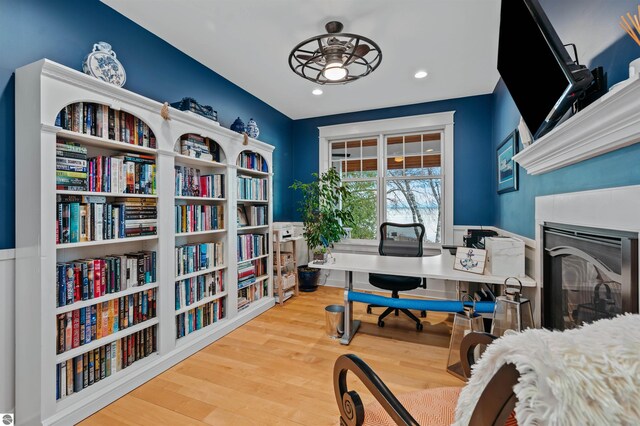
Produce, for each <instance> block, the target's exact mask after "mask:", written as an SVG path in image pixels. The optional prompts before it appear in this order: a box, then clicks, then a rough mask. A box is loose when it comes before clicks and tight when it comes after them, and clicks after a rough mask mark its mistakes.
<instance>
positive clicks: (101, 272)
mask: <svg viewBox="0 0 640 426" xmlns="http://www.w3.org/2000/svg"><path fill="white" fill-rule="evenodd" d="M56 270H57V276H56V289H57V296H56V302H57V306H58V307H60V306H67V305H71V304H73V303H75V302H79V301H81V300H90V299H94V298H96V297H100V296H104V295H105V294H112V293H117V292H119V291H122V290H126V289H127V288H130V287H135V286H140V285H144V284H148V283H152V282H156V252H155V251H143V252H138V253H127V254H123V255H110V256H106V257H104V258H97V259H78V260H74V261H72V262H59V263H57V264H56Z"/></svg>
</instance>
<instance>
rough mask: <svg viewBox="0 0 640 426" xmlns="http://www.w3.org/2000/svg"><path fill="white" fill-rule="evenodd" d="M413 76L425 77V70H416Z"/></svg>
mask: <svg viewBox="0 0 640 426" xmlns="http://www.w3.org/2000/svg"><path fill="white" fill-rule="evenodd" d="M413 76H414V77H415V78H425V77H426V76H427V72H426V71H418V72H417V73H415V74H414V75H413Z"/></svg>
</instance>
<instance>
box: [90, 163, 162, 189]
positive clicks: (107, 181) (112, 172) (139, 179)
mask: <svg viewBox="0 0 640 426" xmlns="http://www.w3.org/2000/svg"><path fill="white" fill-rule="evenodd" d="M87 163H88V164H87V166H88V167H87V168H88V170H87V172H88V179H87V185H86V190H88V191H95V192H112V193H117V194H151V195H154V194H156V160H155V157H153V156H152V155H145V154H133V153H126V154H122V155H116V156H112V157H107V156H104V155H100V156H97V157H93V158H89V159H88V162H87Z"/></svg>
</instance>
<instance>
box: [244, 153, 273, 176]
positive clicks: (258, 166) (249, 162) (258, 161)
mask: <svg viewBox="0 0 640 426" xmlns="http://www.w3.org/2000/svg"><path fill="white" fill-rule="evenodd" d="M238 166H240V167H244V168H245V169H252V170H257V171H259V172H268V171H269V167H268V166H267V162H266V161H265V160H264V158H262V156H261V155H260V154H256V153H255V152H249V151H243V152H242V153H240V157H239V158H238Z"/></svg>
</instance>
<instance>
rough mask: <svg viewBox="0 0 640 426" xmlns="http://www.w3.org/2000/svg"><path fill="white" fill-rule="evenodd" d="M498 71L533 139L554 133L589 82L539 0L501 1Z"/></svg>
mask: <svg viewBox="0 0 640 426" xmlns="http://www.w3.org/2000/svg"><path fill="white" fill-rule="evenodd" d="M498 71H499V72H500V76H501V77H502V80H503V81H504V83H505V85H506V86H507V89H508V90H509V93H510V94H511V96H512V97H513V100H514V102H515V104H516V107H518V110H519V111H520V114H521V115H522V118H523V119H524V122H525V123H526V124H527V127H528V128H529V130H530V131H531V133H532V134H533V137H534V139H537V138H539V137H541V136H543V135H544V134H545V133H547V132H549V131H550V130H551V129H553V127H554V126H555V125H556V124H557V123H558V122H559V121H560V119H562V117H563V116H564V115H565V114H566V113H567V111H568V110H569V109H570V108H571V105H572V104H573V103H574V102H575V101H576V100H577V99H578V97H579V96H580V95H581V94H583V93H584V91H585V90H586V89H587V87H588V86H589V85H590V84H591V82H592V81H593V76H592V75H591V72H590V71H589V70H588V69H587V68H585V67H584V66H581V65H578V64H577V63H576V62H575V61H574V60H573V59H571V56H570V55H569V53H568V52H567V49H566V48H565V47H564V45H563V44H562V41H560V37H558V34H557V33H556V31H555V30H554V28H553V27H552V26H551V23H550V22H549V19H548V18H547V16H546V15H545V13H544V11H543V10H542V7H541V6H540V3H538V0H502V7H501V10H500V36H499V41H498Z"/></svg>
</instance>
